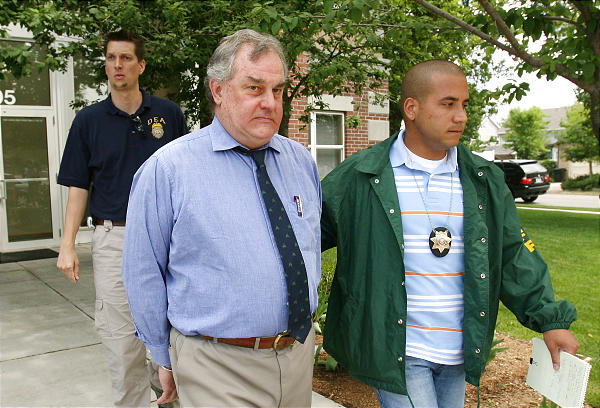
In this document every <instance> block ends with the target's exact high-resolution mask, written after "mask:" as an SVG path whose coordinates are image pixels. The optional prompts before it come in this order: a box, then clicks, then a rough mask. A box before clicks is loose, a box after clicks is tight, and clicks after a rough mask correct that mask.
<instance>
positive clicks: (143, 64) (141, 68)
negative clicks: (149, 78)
mask: <svg viewBox="0 0 600 408" xmlns="http://www.w3.org/2000/svg"><path fill="white" fill-rule="evenodd" d="M145 70H146V60H141V61H140V75H142V74H143V73H144V71H145Z"/></svg>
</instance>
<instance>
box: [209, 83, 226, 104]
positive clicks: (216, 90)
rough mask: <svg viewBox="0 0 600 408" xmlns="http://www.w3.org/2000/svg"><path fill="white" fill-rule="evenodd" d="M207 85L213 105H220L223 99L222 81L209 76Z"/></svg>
mask: <svg viewBox="0 0 600 408" xmlns="http://www.w3.org/2000/svg"><path fill="white" fill-rule="evenodd" d="M208 87H209V88H210V93H211V94H212V97H213V100H214V101H215V105H217V106H220V105H221V102H222V101H223V81H219V80H218V79H216V78H211V79H210V81H209V82H208Z"/></svg>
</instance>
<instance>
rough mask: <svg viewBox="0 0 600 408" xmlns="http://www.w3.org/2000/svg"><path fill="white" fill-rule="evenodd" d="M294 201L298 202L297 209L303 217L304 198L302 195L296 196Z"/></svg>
mask: <svg viewBox="0 0 600 408" xmlns="http://www.w3.org/2000/svg"><path fill="white" fill-rule="evenodd" d="M294 202H295V203H296V211H298V216H299V217H302V199H301V198H300V196H297V195H295V196H294Z"/></svg>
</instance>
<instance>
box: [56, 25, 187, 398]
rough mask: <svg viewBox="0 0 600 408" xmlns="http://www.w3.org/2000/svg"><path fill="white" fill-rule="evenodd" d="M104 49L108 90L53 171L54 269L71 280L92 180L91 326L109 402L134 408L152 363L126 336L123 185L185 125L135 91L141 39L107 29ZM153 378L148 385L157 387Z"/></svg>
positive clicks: (169, 392)
mask: <svg viewBox="0 0 600 408" xmlns="http://www.w3.org/2000/svg"><path fill="white" fill-rule="evenodd" d="M104 48H105V55H106V61H105V71H106V75H107V77H108V81H109V83H110V89H111V93H110V95H109V96H108V98H106V99H105V100H104V101H102V102H99V103H96V104H93V105H91V106H88V107H86V108H84V109H82V110H81V112H79V113H78V114H77V116H76V117H75V119H74V121H73V124H72V126H71V130H70V132H69V137H68V140H67V144H66V146H65V151H64V154H63V159H62V162H61V167H60V172H59V175H58V183H59V184H62V185H64V186H67V187H69V195H68V202H67V209H66V215H65V228H64V231H65V232H64V234H63V237H62V241H61V245H60V253H59V256H58V261H57V264H56V266H57V267H58V268H59V269H60V270H61V271H62V272H64V274H65V275H66V276H67V277H68V278H69V279H70V280H71V281H73V283H77V281H78V279H79V259H78V258H77V254H76V253H75V236H76V234H77V231H78V229H79V226H80V224H81V220H82V217H83V214H84V211H85V208H86V204H87V198H88V190H89V189H90V186H91V185H92V184H93V188H92V192H91V197H90V211H91V213H92V216H93V218H94V225H96V228H95V230H94V235H93V238H92V261H93V267H94V284H95V287H96V311H95V322H96V323H95V324H96V329H97V331H98V334H99V335H100V338H101V339H102V343H103V344H104V345H105V346H106V349H107V351H108V356H109V367H110V373H111V381H112V389H113V400H114V405H115V406H130V407H131V406H135V407H140V406H148V405H149V403H150V400H149V398H148V385H149V383H150V378H149V376H150V375H153V374H152V372H153V370H152V369H151V367H152V366H153V365H154V367H156V364H151V363H149V362H148V363H147V361H146V349H145V346H144V344H143V343H142V342H141V341H140V340H138V339H137V338H136V337H135V335H134V333H135V329H134V326H133V323H132V320H131V313H130V311H129V305H128V303H127V296H126V294H125V289H124V287H123V281H122V277H121V254H122V248H123V239H124V233H125V217H126V213H127V203H128V197H129V190H130V188H131V183H132V180H133V175H134V174H135V172H136V171H137V169H138V168H139V167H140V166H141V164H142V163H143V162H144V161H145V160H146V159H147V158H148V157H149V156H150V155H152V153H154V152H155V151H156V150H157V149H158V148H160V147H162V146H164V145H165V144H167V143H168V142H170V141H172V140H174V139H175V138H177V137H179V136H181V135H183V134H186V133H187V127H186V124H185V118H184V116H183V113H182V112H181V109H180V108H179V106H177V104H175V103H173V102H170V101H167V100H165V99H161V98H157V97H154V96H150V95H148V94H147V93H146V92H145V91H144V90H143V89H141V88H140V86H139V76H140V75H141V74H142V73H143V72H144V69H145V67H146V61H145V60H144V53H145V47H144V43H143V40H142V39H141V37H139V36H138V35H135V34H133V33H130V32H127V31H118V32H114V33H110V34H108V35H107V36H106V39H105V44H104ZM154 375H155V374H154ZM157 380H158V379H155V381H153V382H155V383H157V384H158V381H157ZM169 385H172V386H171V387H169ZM157 393H160V391H158V392H157ZM158 397H159V399H158V401H157V402H158V404H166V403H169V402H171V401H173V400H175V399H176V398H177V392H176V390H175V384H174V383H172V384H168V385H167V386H165V387H164V389H163V393H162V395H158Z"/></svg>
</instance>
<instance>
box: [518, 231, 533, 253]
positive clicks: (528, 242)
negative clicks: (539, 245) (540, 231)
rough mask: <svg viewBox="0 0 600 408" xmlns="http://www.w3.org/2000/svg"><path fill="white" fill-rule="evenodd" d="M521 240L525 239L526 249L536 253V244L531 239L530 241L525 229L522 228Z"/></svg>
mask: <svg viewBox="0 0 600 408" xmlns="http://www.w3.org/2000/svg"><path fill="white" fill-rule="evenodd" d="M521 238H522V239H523V245H525V248H527V249H528V250H529V252H533V251H535V244H534V243H533V241H532V240H531V239H529V237H528V236H527V233H526V232H525V231H524V230H523V228H521Z"/></svg>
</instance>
